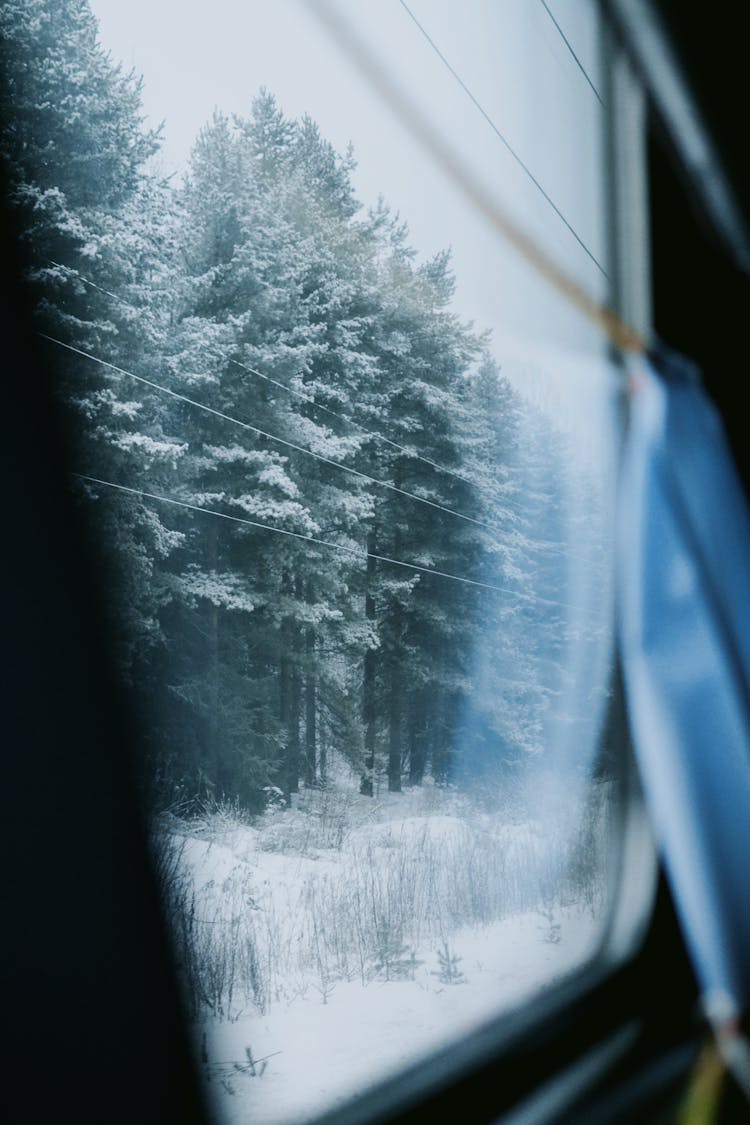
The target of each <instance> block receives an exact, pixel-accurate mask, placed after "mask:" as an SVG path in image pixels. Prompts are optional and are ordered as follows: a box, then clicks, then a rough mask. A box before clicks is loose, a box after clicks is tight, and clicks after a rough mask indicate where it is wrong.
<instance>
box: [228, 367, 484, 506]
mask: <svg viewBox="0 0 750 1125" xmlns="http://www.w3.org/2000/svg"><path fill="white" fill-rule="evenodd" d="M229 362H230V363H234V364H235V365H236V366H237V367H241V368H242V369H243V371H249V372H250V374H251V375H257V376H258V378H259V379H265V380H266V382H267V383H273V385H274V386H275V387H279V388H280V389H281V390H282V391H286V392H287V394H290V395H294V396H295V398H299V399H301V400H302V401H303V402H309V403H310V404H311V405H312V406H315V407H316V408H317V409H318V410H323V411H325V413H326V414H330V416H331V417H332V418H338V419H339V421H340V422H345V423H346V424H347V425H348V426H354V428H355V429H356V430H359V431H360V433H363V434H366V435H367V436H368V437H371V438H375V440H376V441H382V442H384V443H385V444H386V445H390V446H391V447H392V448H393V449H397V450H398V451H399V453H405V454H406V456H407V457H411V458H413V459H414V460H415V461H422V462H423V463H424V464H425V465H430V466H431V467H432V468H433V469H436V470H437V471H438V472H440V473H446V474H447V475H448V476H451V477H455V478H456V480H460V481H462V482H463V483H464V484H470V485H472V486H473V487H475V488H476V487H477V484H476V481H473V480H472V479H471V478H470V477H465V476H464V475H463V473H457V472H456V470H455V469H449V468H448V467H447V466H446V465H440V464H438V462H437V461H433V460H432V459H431V458H430V457H425V456H424V454H423V453H417V451H416V449H411V448H410V447H409V446H408V445H399V443H398V442H397V441H392V440H391V438H388V437H386V436H385V435H384V434H379V433H377V432H376V431H375V430H368V429H367V427H366V426H362V425H360V423H359V422H355V421H354V419H353V418H349V417H348V416H347V415H346V414H339V413H337V412H336V411H335V410H331V409H330V407H328V406H324V405H323V403H322V402H318V401H317V399H315V398H314V397H313V396H312V395H306V394H304V392H303V391H298V390H295V388H294V387H289V386H287V384H286V383H281V382H279V380H278V379H272V378H271V376H270V375H264V374H263V372H262V371H258V370H257V369H256V368H255V367H249V366H248V365H247V364H246V363H240V361H239V360H238V359H232V360H230V361H229Z"/></svg>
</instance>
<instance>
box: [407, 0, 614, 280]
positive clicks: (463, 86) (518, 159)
mask: <svg viewBox="0 0 750 1125" xmlns="http://www.w3.org/2000/svg"><path fill="white" fill-rule="evenodd" d="M399 3H400V4H401V7H402V8H403V9H404V11H405V12H406V13H407V15H408V16H409V17H410V19H411V20H412V21H413V23H414V24H415V25H416V27H417V28H418V29H419V31H420V32H421V33H422V35H423V36H424V38H425V39H426V40H427V42H428V43H429V45H430V46H431V47H432V49H433V51H434V52H435V54H436V55H437V56H438V58H439V59H440V61H441V62H442V63H443V65H444V66H445V67H446V68H447V70H448V71H450V73H451V74H452V75H453V77H454V78H455V80H456V82H458V84H459V86H460V87H461V89H462V90H463V91H464V93H465V94H466V96H467V97H468V98H469V100H470V101H471V102H472V103H473V105H474V106H475V107H476V108H477V109H478V110H479V112H480V113H481V115H482V117H483V118H484V119H485V121H486V122H487V124H488V125H489V127H490V129H492V132H493V133H494V134H495V136H496V137H497V138H498V139H499V140H500V141H501V142H502V144H503V145H504V146H505V148H506V149H507V150H508V152H509V153H510V155H511V156H512V157H513V159H514V160H515V162H516V164H517V165H518V166H519V168H521V169H522V170H523V171H524V172H525V173H526V175H527V176H528V178H529V179H530V180H531V182H532V183H533V184H534V186H535V187H536V188H537V190H538V191H539V192H541V194H542V196H543V197H544V198H545V199H546V201H547V203H548V204H549V205H550V207H551V208H552V210H553V211H554V212H555V214H556V215H557V217H558V218H559V219H560V221H561V222H562V223H563V224H564V226H565V227H567V229H568V230H569V231H570V233H571V234H572V235H573V238H574V239H575V240H576V242H577V243H578V245H579V246H580V247H581V249H582V250H583V251H584V252H585V253H586V254H588V256H589V258H590V259H591V261H592V262H593V263H594V265H595V266H596V268H597V269H598V270H599V271H600V273H601V274H602V275H603V276H604V277H607V271H606V270H605V268H604V266H603V265H602V264H601V262H600V261H599V259H598V258H597V257H596V255H595V254H593V253H592V252H591V250H589V248H588V246H587V245H586V243H585V242H584V241H583V239H582V238H581V236H580V235H579V233H578V231H577V230H576V229H575V227H574V226H573V225H572V223H570V222H568V220H567V219H566V217H565V215H564V214H563V213H562V211H561V210H560V208H559V207H558V206H557V204H556V203H555V201H554V199H553V198H552V196H551V195H550V194H549V193H548V192H547V191H545V189H544V187H543V186H542V184H541V183H540V181H539V180H538V179H537V177H536V176H535V175H534V173H533V172H532V171H531V169H530V168H529V166H528V164H526V162H525V161H524V160H522V159H521V157H520V156H519V155H518V153H517V152H516V150H515V149H514V147H513V145H512V144H511V143H510V141H509V140H508V138H507V137H506V136H505V135H504V134H503V133H502V132H501V131H500V129H499V128H498V126H497V125H496V124H495V122H494V121H493V119H492V118H491V117H490V115H489V113H488V112H487V110H486V109H485V108H484V106H483V105H482V104H481V102H480V101H479V100H478V99H477V98H476V97H475V96H474V94H473V93H472V92H471V90H470V89H469V87H468V86H467V85H466V83H465V82H464V80H463V78H462V77H461V75H460V74H459V73H458V71H457V70H455V68H454V67H453V66H452V65H451V63H450V62H449V61H448V59H447V58H446V57H445V55H444V54H443V52H442V51H441V50H440V48H439V47H438V45H437V43H436V42H435V40H434V39H433V38H432V37H431V35H430V34H429V33H428V31H427V29H426V28H425V27H424V26H423V25H422V24H421V23H420V22H419V20H418V19H417V17H416V16H415V15H414V13H413V12H412V10H411V8H410V7H409V5H408V4H407V3H406V0H399Z"/></svg>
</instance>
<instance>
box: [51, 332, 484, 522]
mask: <svg viewBox="0 0 750 1125" xmlns="http://www.w3.org/2000/svg"><path fill="white" fill-rule="evenodd" d="M39 335H40V336H41V337H42V339H44V340H48V341H49V342H50V343H51V344H56V345H57V346H58V347H60V348H65V349H66V350H67V351H69V352H73V353H74V354H75V355H80V356H83V358H84V359H90V360H91V361H92V362H93V363H98V364H100V366H102V367H107V368H109V370H110V371H114V372H115V373H116V374H118V375H127V376H128V378H130V379H134V380H135V381H136V382H138V383H142V384H143V385H144V386H146V387H151V389H152V390H155V391H160V392H161V393H162V394H165V395H169V396H170V397H171V398H174V399H177V400H178V401H180V402H185V403H187V404H188V405H189V406H193V407H195V408H196V409H198V410H203V411H205V413H207V414H212V415H213V416H214V417H216V418H221V419H222V421H224V422H231V423H232V425H234V426H240V427H241V428H242V429H244V430H248V431H249V432H250V433H253V434H257V435H258V436H259V437H263V438H267V439H268V440H269V441H275V442H277V443H278V444H279V445H283V446H284V447H285V448H287V449H293V450H294V451H295V452H296V453H302V454H304V455H305V456H306V457H312V458H314V460H316V461H320V462H321V463H322V464H324V465H330V466H332V467H333V468H335V469H341V470H343V472H345V473H350V474H351V476H355V477H359V478H360V479H361V480H365V481H368V482H369V483H370V484H376V485H378V486H379V487H380V488H387V489H388V490H389V491H391V492H396V493H398V494H399V495H400V496H406V497H408V498H409V499H410V500H414V501H416V502H417V503H418V504H426V505H427V506H428V507H430V508H436V509H437V510H438V511H441V512H445V513H446V514H447V515H450V516H456V517H457V518H458V519H461V520H466V521H467V522H468V523H472V524H475V525H476V526H477V527H483V528H485V529H486V530H488V531H493V530H497V529H494V528H493V527H492V525H491V524H488V523H485V522H484V520H478V519H476V518H475V517H474V516H467V515H466V514H465V513H464V512H459V511H458V510H457V509H456V508H449V507H447V505H445V504H439V503H438V502H437V501H436V500H428V499H427V498H426V497H425V496H418V495H417V493H416V492H409V491H408V489H406V488H400V487H399V486H398V485H397V484H391V482H390V481H385V480H380V479H379V478H378V477H372V476H370V475H369V474H368V473H363V472H361V471H360V470H359V469H353V468H351V467H350V466H349V465H344V464H343V463H342V462H341V461H334V460H333V459H332V458H331V457H324V456H323V455H322V454H321V453H315V452H314V451H313V450H312V449H307V448H306V447H305V446H304V445H297V443H296V442H293V441H287V439H286V438H282V437H278V436H277V435H276V434H271V433H269V432H268V431H267V430H261V429H260V427H258V426H253V425H252V423H250V422H245V421H243V420H242V419H241V418H235V417H233V415H231V414H225V413H224V412H223V411H222V410H215V409H214V407H213V406H207V405H206V403H205V402H199V401H198V400H197V399H194V398H188V396H187V395H182V394H180V393H179V391H173V390H172V389H171V388H170V387H165V386H163V385H162V384H161V383H156V382H154V380H153V379H146V378H145V376H143V375H136V374H135V372H133V371H128V370H127V369H126V368H124V367H118V366H117V364H116V363H110V362H109V360H106V359H101V358H100V357H99V356H96V355H93V354H92V353H91V352H86V351H84V350H83V349H82V348H76V347H74V346H73V345H72V344H66V343H64V342H63V341H62V340H57V339H56V338H55V337H54V336H48V335H47V334H46V333H45V332H40V333H39Z"/></svg>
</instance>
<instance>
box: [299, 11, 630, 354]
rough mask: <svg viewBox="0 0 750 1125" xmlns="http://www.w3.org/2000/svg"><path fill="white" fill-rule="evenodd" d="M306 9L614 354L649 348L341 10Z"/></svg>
mask: <svg viewBox="0 0 750 1125" xmlns="http://www.w3.org/2000/svg"><path fill="white" fill-rule="evenodd" d="M307 6H308V7H309V8H310V10H311V11H312V12H313V13H314V14H315V15H316V16H317V18H318V20H319V21H320V23H321V25H322V26H323V27H324V28H325V29H326V30H327V31H328V33H329V34H330V36H331V38H332V39H333V40H334V41H335V42H336V43H337V44H338V46H339V47H340V49H341V50H342V51H343V53H344V54H346V55H347V56H348V57H349V59H350V61H351V63H352V64H353V65H354V66H355V67H356V68H357V69H358V70H359V71H360V73H362V74H363V75H364V77H365V78H366V79H367V81H368V82H369V83H370V85H371V86H372V88H373V89H374V90H375V91H376V92H377V93H378V94H379V95H380V98H381V100H382V101H383V102H384V103H385V104H386V105H387V106H388V107H389V109H390V110H391V112H392V113H393V114H394V115H395V116H396V117H397V118H398V120H399V121H400V122H401V124H402V125H403V127H404V128H405V129H406V130H407V132H408V133H410V134H411V136H412V138H413V139H414V140H415V141H416V142H417V143H418V144H419V145H420V147H421V148H423V149H424V150H425V152H427V153H429V155H430V156H431V157H432V160H433V162H434V163H435V164H436V165H437V166H438V167H440V168H441V169H442V170H443V172H444V173H445V175H446V176H447V177H448V178H449V179H450V180H451V181H452V182H453V184H454V185H455V186H456V187H457V188H458V189H459V190H460V191H461V192H462V194H463V195H464V196H465V197H466V199H467V200H468V201H469V202H470V204H471V205H472V207H473V208H474V209H475V210H476V211H477V213H478V214H480V215H481V216H482V218H483V219H484V221H485V222H486V223H487V225H488V226H490V227H492V228H493V229H494V230H495V231H496V232H497V233H498V234H500V235H501V236H502V237H503V238H504V239H505V240H506V241H507V242H509V243H510V245H511V246H513V247H514V249H515V250H516V251H517V253H518V254H520V255H521V257H522V258H524V260H525V261H526V262H527V263H528V265H529V266H531V268H532V269H534V270H535V271H536V272H537V273H539V274H540V275H541V276H542V277H543V278H544V279H545V281H546V282H547V283H548V284H549V285H550V286H552V288H554V289H556V290H557V292H558V293H559V294H560V295H561V296H562V297H563V298H564V299H565V300H566V301H567V302H568V303H569V304H570V305H572V306H573V307H575V308H577V309H578V311H579V312H580V314H581V315H582V316H584V317H585V318H586V319H587V320H589V321H590V322H591V323H592V324H595V325H596V326H597V327H598V328H599V329H600V331H601V332H602V333H603V334H604V335H605V336H606V337H607V339H609V341H610V342H611V343H612V345H613V346H614V347H615V348H616V349H617V350H618V351H621V352H626V353H627V352H630V353H635V354H642V353H644V352H645V351H646V350H647V342H646V340H645V339H644V338H643V336H642V335H641V333H640V332H638V331H636V329H635V328H633V327H632V325H630V324H628V323H627V322H626V321H624V320H623V319H622V317H620V316H619V315H618V313H616V312H615V311H614V309H612V308H610V307H609V305H607V304H606V303H605V302H602V301H599V300H597V299H596V298H595V297H593V296H592V295H591V293H590V292H589V291H588V290H587V289H586V288H585V287H584V286H583V285H581V284H579V282H577V281H576V280H575V279H574V278H572V277H571V276H570V275H569V274H568V273H567V272H566V271H565V270H563V269H561V268H560V266H559V265H558V264H557V262H556V261H555V260H554V259H553V258H552V257H551V256H550V255H549V254H548V253H547V251H546V250H544V249H543V248H542V247H541V246H540V245H539V243H538V242H537V241H536V240H535V239H534V238H532V237H531V236H530V235H528V234H527V233H526V232H525V231H524V230H523V228H522V227H521V226H519V224H518V223H517V222H516V220H515V219H514V218H512V217H511V215H510V214H509V213H508V212H507V211H506V210H505V208H504V207H502V206H501V205H500V204H499V203H498V201H497V199H496V198H495V197H494V196H493V195H492V194H490V193H489V192H488V191H487V189H486V188H485V187H484V186H483V185H482V184H481V183H480V182H479V181H478V180H477V179H476V177H474V176H473V175H471V174H470V173H469V172H468V171H467V169H466V168H465V167H464V163H463V161H462V159H461V157H460V156H459V155H458V153H457V152H456V151H455V149H454V148H453V147H452V146H451V145H450V144H449V143H448V142H447V141H446V140H445V138H444V137H443V136H442V135H441V134H440V133H439V132H438V131H437V129H436V128H435V127H434V126H433V125H432V123H431V122H430V120H429V119H428V117H427V116H426V115H425V114H424V113H423V112H422V111H421V109H419V107H418V106H417V104H416V103H415V102H414V100H413V99H412V98H411V97H409V96H408V95H407V94H406V93H405V91H404V89H403V88H402V87H401V86H399V84H398V83H397V82H396V81H395V79H394V77H393V75H392V74H391V73H390V71H389V70H388V69H387V68H386V67H385V66H384V64H383V63H382V61H381V60H380V59H378V58H376V57H375V55H374V54H373V52H372V50H371V49H370V47H369V45H368V44H366V43H365V42H364V40H363V39H362V38H361V36H359V35H358V34H357V33H356V32H355V30H354V28H353V26H352V24H351V22H350V21H349V20H347V19H345V17H344V16H343V15H342V14H341V12H340V10H338V9H336V8H334V6H333V5H332V4H331V3H330V2H328V0H308V3H307Z"/></svg>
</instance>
